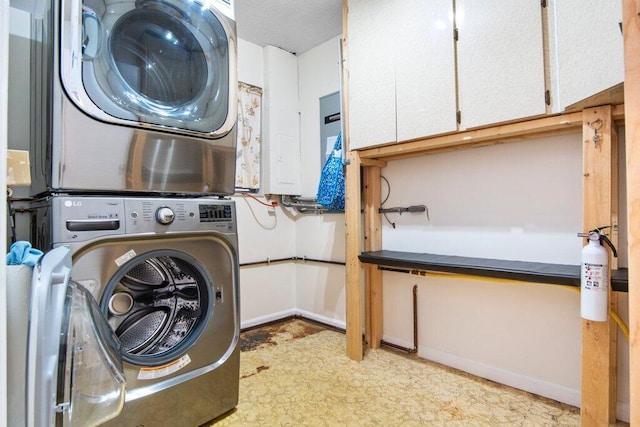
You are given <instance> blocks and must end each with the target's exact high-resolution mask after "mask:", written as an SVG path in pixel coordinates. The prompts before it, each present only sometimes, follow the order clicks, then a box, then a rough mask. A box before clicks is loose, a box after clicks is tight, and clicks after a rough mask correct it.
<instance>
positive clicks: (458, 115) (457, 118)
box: [456, 110, 462, 124]
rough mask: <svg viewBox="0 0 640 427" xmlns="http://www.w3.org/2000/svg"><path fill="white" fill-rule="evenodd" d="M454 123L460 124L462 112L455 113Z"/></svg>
mask: <svg viewBox="0 0 640 427" xmlns="http://www.w3.org/2000/svg"><path fill="white" fill-rule="evenodd" d="M456 122H458V124H460V123H462V112H461V111H460V110H458V111H456Z"/></svg>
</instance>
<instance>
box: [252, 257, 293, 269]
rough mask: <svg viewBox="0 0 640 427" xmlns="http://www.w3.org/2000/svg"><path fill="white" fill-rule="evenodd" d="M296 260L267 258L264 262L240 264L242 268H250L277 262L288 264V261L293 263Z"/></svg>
mask: <svg viewBox="0 0 640 427" xmlns="http://www.w3.org/2000/svg"><path fill="white" fill-rule="evenodd" d="M293 259H295V258H293V257H292V258H277V259H270V258H267V259H265V260H264V261H253V262H245V263H242V264H240V267H250V266H254V265H269V264H273V263H276V262H287V261H291V260H293Z"/></svg>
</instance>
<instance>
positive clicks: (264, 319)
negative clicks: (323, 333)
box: [240, 309, 347, 331]
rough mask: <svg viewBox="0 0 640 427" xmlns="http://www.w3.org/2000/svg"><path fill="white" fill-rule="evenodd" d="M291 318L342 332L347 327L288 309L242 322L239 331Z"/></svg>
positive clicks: (341, 323) (311, 313) (337, 321)
mask: <svg viewBox="0 0 640 427" xmlns="http://www.w3.org/2000/svg"><path fill="white" fill-rule="evenodd" d="M291 317H303V318H305V319H309V320H313V321H315V322H318V323H322V324H324V325H327V326H330V327H332V328H335V329H339V330H342V331H344V330H345V329H346V326H347V324H346V323H345V322H344V321H340V320H336V319H332V318H330V317H326V316H321V315H319V314H316V313H313V312H311V311H307V310H296V309H290V310H283V311H280V312H278V313H272V314H269V315H266V316H259V317H254V318H253V319H247V320H244V321H242V323H241V324H240V329H241V330H243V331H244V330H246V329H253V328H255V327H258V326H264V325H267V324H269V323H274V322H278V321H282V320H286V319H288V318H291Z"/></svg>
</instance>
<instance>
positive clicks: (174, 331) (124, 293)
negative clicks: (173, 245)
mask: <svg viewBox="0 0 640 427" xmlns="http://www.w3.org/2000/svg"><path fill="white" fill-rule="evenodd" d="M213 300H214V295H213V286H212V284H211V282H210V279H209V278H208V275H207V274H206V272H205V271H204V269H203V267H202V266H201V265H200V263H199V262H198V261H197V260H196V259H194V258H193V257H191V256H190V255H188V254H185V253H183V252H179V251H175V250H157V251H151V252H147V253H145V254H142V255H139V256H136V257H134V258H133V259H131V260H130V261H128V262H127V263H126V264H124V265H123V266H122V267H121V268H120V269H119V270H118V272H117V273H116V274H115V275H114V276H113V277H112V278H111V280H110V281H109V283H108V284H107V286H106V288H105V291H104V293H103V294H102V298H101V303H100V305H101V308H102V311H103V313H104V314H105V315H106V317H107V320H108V322H109V324H110V325H111V327H112V329H113V330H114V331H115V334H116V336H117V337H118V338H119V339H120V343H121V345H122V352H123V359H124V360H126V361H127V362H129V363H132V364H135V365H138V366H158V365H163V364H166V363H167V362H170V361H174V360H177V359H178V358H179V357H180V356H182V355H183V354H185V353H186V351H187V350H188V349H189V348H190V347H191V346H192V345H193V344H194V343H195V342H196V341H197V340H198V339H199V338H200V336H201V335H202V332H203V331H204V330H205V327H206V325H207V322H208V321H209V319H210V317H211V315H212V312H213ZM178 367H179V366H176V368H178Z"/></svg>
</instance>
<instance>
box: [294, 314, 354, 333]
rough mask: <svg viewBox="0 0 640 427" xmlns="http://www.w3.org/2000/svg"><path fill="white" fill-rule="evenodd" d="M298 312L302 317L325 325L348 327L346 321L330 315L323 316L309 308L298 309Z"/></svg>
mask: <svg viewBox="0 0 640 427" xmlns="http://www.w3.org/2000/svg"><path fill="white" fill-rule="evenodd" d="M296 314H297V315H298V316H300V317H304V318H305V319H309V320H313V321H316V322H318V323H322V324H324V325H328V326H332V327H334V328H336V329H340V330H342V331H344V330H345V329H346V327H347V324H346V322H344V321H341V320H336V319H332V318H330V317H326V316H321V315H319V314H316V313H313V312H311V311H307V310H296Z"/></svg>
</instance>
